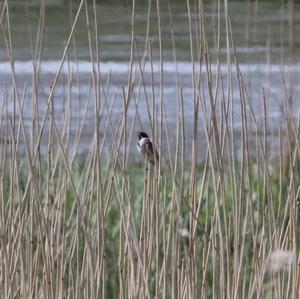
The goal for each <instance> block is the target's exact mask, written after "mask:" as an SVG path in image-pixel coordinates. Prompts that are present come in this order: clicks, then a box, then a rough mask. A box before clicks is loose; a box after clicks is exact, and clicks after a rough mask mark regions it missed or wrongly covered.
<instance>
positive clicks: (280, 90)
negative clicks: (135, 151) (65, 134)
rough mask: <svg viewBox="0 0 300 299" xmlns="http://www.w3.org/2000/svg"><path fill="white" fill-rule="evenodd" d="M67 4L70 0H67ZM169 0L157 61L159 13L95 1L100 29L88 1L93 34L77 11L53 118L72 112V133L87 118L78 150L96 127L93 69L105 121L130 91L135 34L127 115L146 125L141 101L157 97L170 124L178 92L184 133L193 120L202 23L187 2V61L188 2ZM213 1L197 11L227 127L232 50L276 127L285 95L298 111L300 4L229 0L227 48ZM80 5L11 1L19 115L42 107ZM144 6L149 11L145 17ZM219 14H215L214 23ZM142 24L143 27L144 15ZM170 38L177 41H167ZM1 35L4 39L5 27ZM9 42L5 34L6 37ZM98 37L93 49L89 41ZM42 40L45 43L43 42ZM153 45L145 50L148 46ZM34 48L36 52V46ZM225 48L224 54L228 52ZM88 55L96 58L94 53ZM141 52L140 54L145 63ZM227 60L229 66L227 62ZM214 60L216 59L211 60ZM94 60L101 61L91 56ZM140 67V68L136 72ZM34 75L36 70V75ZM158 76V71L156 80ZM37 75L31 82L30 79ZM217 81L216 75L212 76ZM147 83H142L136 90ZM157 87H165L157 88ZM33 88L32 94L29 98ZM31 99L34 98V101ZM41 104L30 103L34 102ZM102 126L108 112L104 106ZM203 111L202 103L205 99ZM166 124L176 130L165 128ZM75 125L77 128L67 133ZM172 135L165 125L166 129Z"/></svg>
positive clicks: (200, 91)
mask: <svg viewBox="0 0 300 299" xmlns="http://www.w3.org/2000/svg"><path fill="white" fill-rule="evenodd" d="M66 2H67V1H66ZM183 2H184V3H182V2H181V1H178V3H173V4H171V5H170V6H165V5H163V4H162V5H161V7H160V24H161V36H162V55H163V63H161V60H160V52H159V26H158V14H157V9H156V6H155V5H154V4H152V7H150V8H149V7H148V6H147V5H144V6H137V7H136V10H135V23H134V27H133V31H132V27H131V26H130V20H131V18H130V14H131V11H130V9H129V8H128V7H126V6H122V5H117V4H113V5H100V4H99V5H97V6H96V14H97V18H96V20H97V31H96V30H95V19H94V14H93V10H92V8H93V7H92V6H90V7H88V8H87V10H88V16H89V19H88V22H89V24H90V27H89V28H90V40H89V35H88V26H87V17H86V11H85V8H84V9H83V10H82V12H81V14H80V16H79V21H78V24H77V26H76V29H75V34H74V38H73V39H72V41H71V44H70V48H69V51H68V54H67V57H66V60H65V63H64V65H63V68H62V72H61V75H60V77H59V80H58V83H57V86H56V89H55V101H54V108H55V113H56V114H55V117H56V118H57V123H58V126H60V125H61V126H62V125H63V124H62V121H61V123H60V119H62V118H63V117H62V116H64V115H65V114H66V111H68V109H67V108H71V136H72V134H74V135H75V134H76V132H78V127H79V126H80V121H81V120H82V119H83V117H84V115H85V114H86V115H87V118H86V122H85V123H84V125H83V132H84V134H83V135H84V136H86V139H82V140H83V141H82V142H81V144H80V148H81V150H82V151H85V150H86V149H87V148H88V147H89V142H88V140H90V139H89V138H91V136H92V134H93V132H94V130H95V100H94V99H95V97H96V96H95V89H94V88H93V79H92V73H93V69H94V70H97V71H100V72H99V73H98V74H100V77H99V79H100V82H101V83H100V84H99V85H98V87H99V91H100V93H99V95H100V96H99V97H98V100H99V103H100V106H101V105H102V107H105V105H106V104H107V106H110V105H112V111H113V113H112V121H113V122H117V121H118V120H119V118H120V115H121V113H122V112H123V95H124V93H126V91H127V85H128V78H129V70H130V69H129V66H130V63H129V62H130V57H131V42H132V32H133V33H134V38H135V42H136V47H135V48H134V51H133V56H132V57H133V65H132V74H133V77H132V80H133V82H134V84H133V92H132V94H131V101H130V104H129V110H128V119H129V121H130V120H131V119H133V117H134V116H135V111H136V107H138V108H137V109H138V110H137V111H138V117H136V122H135V127H136V128H137V129H139V128H147V127H148V123H149V119H148V113H147V112H146V111H147V108H146V107H147V105H146V99H148V101H150V102H151V101H152V100H154V101H155V102H156V103H157V106H159V103H160V101H161V99H162V98H163V99H164V103H165V107H166V110H165V111H166V112H165V113H166V117H167V120H168V123H169V124H170V125H172V124H173V123H174V124H176V122H177V118H178V105H177V103H178V98H179V94H180V92H179V91H180V90H181V91H182V98H183V102H184V116H185V122H186V130H187V136H189V134H191V133H190V132H191V128H192V125H193V115H194V111H193V102H194V98H195V97H197V96H200V95H201V99H202V100H203V101H204V102H208V101H209V99H208V91H207V81H206V68H205V65H203V63H202V62H203V61H202V60H198V53H200V51H201V49H199V48H198V45H199V38H200V34H199V26H198V25H197V24H199V23H198V21H199V18H198V17H197V16H198V8H197V7H194V6H192V7H190V9H191V17H192V25H191V27H192V45H193V51H192V53H193V60H192V58H191V46H190V45H191V42H190V33H189V28H190V27H189V18H188V13H187V7H186V3H185V1H183ZM216 2H217V1H211V2H209V3H206V4H205V6H204V8H203V11H204V15H205V21H206V27H205V28H206V34H207V42H208V48H209V51H210V53H209V54H210V59H211V71H212V75H213V77H214V78H215V77H216V75H217V74H220V78H222V84H223V86H221V85H220V87H219V89H218V92H217V95H218V96H217V99H219V101H221V100H222V99H224V95H227V94H228V93H227V81H228V75H229V74H230V75H231V82H232V90H231V92H230V94H229V96H230V99H231V100H232V103H233V107H232V108H233V109H232V111H233V115H234V122H233V124H234V128H236V129H237V130H238V129H239V128H240V125H241V124H240V118H239V115H240V112H239V111H240V93H239V88H238V81H237V69H236V64H235V63H234V55H233V53H234V50H235V51H236V57H237V61H238V65H239V68H240V70H241V73H242V76H243V80H244V83H245V86H246V88H247V90H246V91H247V96H248V99H249V102H250V103H252V107H253V109H254V112H255V114H256V117H257V119H258V120H259V119H260V118H262V117H263V109H262V102H263V98H264V99H265V100H266V103H267V108H268V115H269V117H270V121H271V122H272V124H273V125H274V126H275V127H276V126H278V125H279V124H280V123H281V120H282V118H283V115H282V109H283V107H282V100H283V98H284V97H288V98H289V100H290V102H291V103H292V105H293V106H292V107H294V110H293V111H294V112H295V115H297V114H298V106H299V105H298V104H299V88H300V87H299V86H300V85H299V84H298V81H299V75H300V68H299V66H300V60H299V57H300V55H299V54H300V51H299V45H300V36H299V35H298V34H297V33H298V32H299V29H300V6H299V4H294V6H293V7H290V6H289V5H288V4H282V3H280V2H279V1H269V2H262V1H259V3H258V1H255V2H252V1H233V2H230V5H229V14H230V22H231V28H232V36H233V40H234V44H235V49H233V47H232V46H230V49H229V50H228V48H227V46H226V31H225V20H224V7H221V8H220V10H218V7H217V4H216ZM77 8H78V3H77V2H74V3H73V5H72V7H70V5H67V4H66V5H59V6H55V7H46V8H45V15H44V18H43V14H42V13H41V12H42V10H41V9H40V8H39V7H34V6H33V7H26V6H19V5H18V6H11V7H10V28H11V30H10V35H11V38H12V49H13V60H14V72H15V74H16V80H17V86H18V90H19V93H20V94H21V95H22V94H23V93H24V90H26V93H25V96H24V99H25V101H24V103H25V104H24V108H23V109H24V111H23V114H24V119H25V120H26V119H28V120H29V119H31V117H32V108H33V105H34V107H35V108H36V107H37V109H39V111H40V112H41V113H40V115H41V118H42V115H43V113H44V112H45V110H46V102H47V99H48V96H49V89H50V86H51V81H52V80H53V78H54V76H55V74H56V73H57V71H58V69H59V66H60V61H61V57H62V54H63V50H64V47H65V45H66V41H67V39H68V35H69V33H70V30H71V26H72V20H74V17H75V14H76V10H77ZM149 9H150V14H149V13H148V12H149ZM218 11H220V18H219V19H218ZM147 20H149V25H148V21H147ZM218 20H219V21H220V23H221V30H220V32H219V34H220V50H219V53H217V52H216V49H217V40H218V31H217V28H218V26H217V24H218ZM172 36H173V38H174V45H175V48H174V47H173V42H172ZM2 37H4V34H3V31H2ZM5 38H7V36H5ZM5 38H1V39H0V85H1V89H2V92H1V102H2V103H3V101H4V98H5V99H7V102H8V110H9V113H13V110H14V109H15V108H14V105H13V100H12V99H13V88H12V86H13V80H12V65H11V64H10V62H9V55H8V52H9V51H8V48H7V45H6V44H5V42H4V41H5ZM96 39H97V41H98V46H97V43H96ZM41 45H42V46H41ZM150 45H151V46H150ZM38 49H41V51H39V50H38ZM228 54H229V56H228ZM91 55H92V57H93V59H91ZM143 57H144V59H143ZM228 57H230V58H231V62H232V64H231V65H230V66H229V65H228ZM217 58H219V60H218V59H217ZM97 59H98V63H97V62H96V61H97ZM37 62H38V63H37ZM141 69H142V70H143V72H142V74H143V76H141ZM193 70H194V74H195V75H196V77H201V75H203V79H202V80H201V84H200V85H199V86H198V88H195V87H194V86H193V83H192V82H193ZM34 74H35V76H34ZM162 74H163V76H162ZM34 77H35V82H36V83H37V84H33V82H34V80H33V78H34ZM213 80H214V79H213ZM143 84H144V86H143ZM161 86H162V87H161ZM33 93H34V94H35V95H36V96H35V97H33V96H32V95H33ZM33 99H34V100H33ZM35 101H36V102H37V103H38V105H35V104H33V103H36V102H35ZM102 111H103V120H101V121H103V124H104V123H105V119H107V118H106V117H107V115H106V117H105V111H106V112H107V111H108V108H107V109H103V110H102ZM207 112H208V113H209V105H207ZM170 127H171V128H174V127H172V126H170ZM72 131H74V132H73V133H72ZM171 133H172V129H171Z"/></svg>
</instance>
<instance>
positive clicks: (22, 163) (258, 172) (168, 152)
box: [0, 0, 300, 298]
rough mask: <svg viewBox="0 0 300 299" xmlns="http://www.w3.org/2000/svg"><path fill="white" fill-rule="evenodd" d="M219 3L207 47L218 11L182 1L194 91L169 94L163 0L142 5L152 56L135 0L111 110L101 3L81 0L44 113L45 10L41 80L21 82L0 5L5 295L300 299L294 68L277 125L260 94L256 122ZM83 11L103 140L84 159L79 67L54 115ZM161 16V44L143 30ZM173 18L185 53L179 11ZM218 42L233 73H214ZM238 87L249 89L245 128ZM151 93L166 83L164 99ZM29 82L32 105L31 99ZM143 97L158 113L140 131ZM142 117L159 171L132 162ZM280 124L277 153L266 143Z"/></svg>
mask: <svg viewBox="0 0 300 299" xmlns="http://www.w3.org/2000/svg"><path fill="white" fill-rule="evenodd" d="M215 3H216V11H217V14H216V16H215V19H214V20H213V21H214V22H213V23H214V26H215V36H214V44H213V45H210V42H209V41H208V37H207V34H206V26H207V24H208V23H209V22H210V20H208V18H207V17H206V16H205V14H204V8H203V3H202V1H201V0H199V1H195V2H193V3H191V2H190V1H187V2H186V16H187V26H189V32H190V35H189V37H187V38H188V39H187V43H188V44H189V46H190V60H191V62H192V64H193V69H192V86H193V97H192V99H185V98H184V95H183V92H182V87H181V85H180V82H179V81H176V82H177V84H176V86H174V89H176V91H177V97H176V98H175V99H173V103H170V102H166V100H165V97H164V62H165V61H164V51H163V50H164V49H163V28H162V26H161V23H160V13H161V10H160V6H161V3H160V1H159V0H156V1H149V3H148V9H149V10H148V11H149V14H148V28H147V31H146V32H145V36H146V37H147V38H146V42H145V44H144V49H143V51H141V50H140V47H138V46H137V39H136V35H135V11H136V3H135V1H132V2H130V4H128V16H129V18H128V22H129V24H130V27H131V54H130V57H128V61H129V72H128V80H127V82H128V84H127V86H120V89H121V90H122V94H123V104H122V112H121V113H120V114H119V115H118V116H115V115H113V112H112V111H113V109H112V108H113V107H114V101H115V95H114V94H113V93H112V92H110V90H109V86H110V84H111V81H110V80H111V79H110V77H109V76H108V77H104V76H102V74H101V67H100V61H101V45H100V44H99V41H98V35H99V32H98V23H97V22H98V17H97V13H96V3H95V1H93V2H91V3H89V4H88V1H84V0H82V1H80V2H79V3H77V5H78V6H77V13H76V14H75V15H72V26H71V29H70V32H69V36H68V38H67V39H66V44H65V46H64V49H63V51H62V52H63V54H62V56H61V64H60V67H59V68H58V69H57V73H56V76H55V77H54V78H53V80H52V82H49V86H48V89H47V90H46V93H47V103H46V105H45V109H41V108H40V107H39V96H38V92H37V90H39V88H40V80H39V72H40V67H41V64H42V61H41V58H40V57H41V52H42V50H43V29H44V12H45V11H44V7H43V6H42V7H41V9H40V20H39V30H37V33H36V36H34V37H32V40H33V42H32V44H33V46H32V51H33V69H34V72H33V76H32V82H28V83H27V84H25V86H19V85H18V80H17V79H16V74H15V71H14V56H13V52H14V48H13V43H12V37H11V26H12V24H10V5H9V4H10V3H9V1H4V3H3V5H2V7H1V15H0V17H1V18H0V23H1V29H2V31H1V34H2V37H3V38H4V40H5V45H6V50H7V57H8V60H9V62H10V63H11V81H10V82H9V84H7V85H6V86H2V88H1V118H0V132H1V136H2V137H1V146H0V176H1V182H0V194H1V195H0V197H1V202H0V213H1V217H0V244H1V245H0V248H1V250H0V261H1V263H0V282H1V284H0V288H1V294H2V295H1V296H2V297H3V298H299V296H300V295H299V285H300V281H299V266H298V264H299V239H298V238H299V231H298V227H299V220H298V204H299V192H300V184H299V177H300V167H299V166H300V164H299V161H300V160H299V154H300V150H299V143H298V136H299V119H298V118H297V116H295V114H294V113H293V109H292V107H291V101H290V97H289V94H288V89H287V88H285V87H286V86H287V82H286V81H285V80H284V78H283V81H282V86H283V89H282V90H283V93H282V97H281V99H282V107H283V109H282V114H283V121H282V123H281V124H278V126H277V127H276V126H275V129H274V126H272V124H271V123H270V122H271V121H270V115H269V112H268V102H267V98H266V96H265V93H264V90H263V89H262V93H261V101H260V103H261V108H260V109H261V111H263V117H262V118H257V115H256V113H255V112H254V107H253V105H252V101H251V98H250V97H249V95H248V93H247V86H246V84H245V82H244V79H243V74H242V72H241V71H240V68H239V61H238V60H237V56H236V54H235V44H234V36H232V30H231V23H230V11H229V10H228V3H227V1H226V0H224V1H220V0H219V1H216V2H215ZM153 15H154V16H155V18H153ZM221 15H222V16H223V15H224V16H225V18H221ZM79 16H84V18H85V22H86V28H87V31H86V32H87V36H88V40H89V51H90V61H91V63H92V64H93V71H92V73H91V81H90V82H91V83H90V91H89V92H90V94H89V95H88V96H87V99H81V101H86V104H85V105H86V107H87V106H88V104H87V103H91V104H92V105H93V110H94V115H93V117H94V120H93V122H92V123H93V126H94V128H93V130H92V131H93V135H92V138H91V139H87V141H86V142H89V146H88V148H89V150H88V151H86V152H85V153H84V154H82V153H80V151H79V150H78V145H79V143H80V141H81V140H85V139H84V138H85V135H84V128H85V125H86V123H87V122H88V121H89V119H87V118H88V116H87V115H89V114H88V113H87V109H86V111H83V113H81V112H82V111H74V108H73V107H74V105H75V104H74V101H73V100H72V98H71V90H72V89H75V88H79V87H80V79H79V78H80V74H79V73H76V70H70V72H69V73H68V74H66V75H64V80H65V81H64V82H65V89H66V93H65V96H64V97H63V98H62V99H59V100H60V101H61V102H62V103H63V107H64V109H63V113H61V114H59V115H58V114H56V105H57V104H56V103H57V101H58V99H57V97H56V86H57V83H58V82H59V80H62V77H63V75H62V74H61V69H62V67H63V66H66V65H68V60H69V56H71V54H70V52H71V51H73V50H74V49H75V51H73V52H72V53H74V52H75V53H76V38H75V35H74V33H75V32H76V26H77V22H78V18H79ZM150 16H151V17H150ZM153 19H155V20H156V22H155V26H156V27H155V28H156V30H157V34H156V36H155V38H156V41H157V43H155V44H153V43H152V41H151V39H150V37H149V28H150V27H151V25H153ZM169 20H170V23H169V25H170V27H169V28H170V30H169V31H170V34H171V36H172V41H173V46H172V47H173V57H174V62H175V63H177V57H176V44H175V39H174V36H173V34H174V32H173V31H172V28H173V27H172V8H171V7H170V8H169ZM209 24H210V23H209ZM221 40H223V41H224V40H226V47H227V57H226V65H227V70H226V81H223V80H222V75H224V74H222V73H221V68H220V53H219V51H220V41H221ZM212 46H213V47H214V51H212V50H211V48H210V47H212ZM154 48H155V50H158V51H159V57H160V72H159V78H157V77H156V78H153V76H154V73H153V72H152V76H150V77H152V78H150V82H151V87H152V88H151V89H150V91H149V89H146V79H145V73H144V68H145V65H146V63H148V64H150V65H151V66H152V51H153V50H154ZM68 55H69V56H68ZM72 55H73V54H72ZM212 64H214V65H215V66H216V67H215V68H213V69H212ZM174 76H176V74H174ZM148 79H149V78H148ZM148 79H147V80H148ZM158 79H159V80H158ZM157 82H158V83H157ZM233 82H237V86H238V89H239V107H240V112H239V115H240V129H239V130H238V131H237V130H236V129H235V117H234V112H233V88H234V87H233ZM154 88H159V93H160V95H159V98H155V96H154ZM29 91H30V94H31V97H32V98H31V101H30V105H31V115H29V116H28V115H24V103H25V99H26V97H27V96H28V94H29ZM204 91H206V92H204ZM141 94H142V95H143V97H141ZM141 99H142V100H143V101H145V102H144V104H145V105H146V107H147V109H146V111H143V113H147V115H148V122H147V123H146V124H143V127H142V126H141V124H140V123H139V117H140V113H141V111H140V110H139V106H140V105H141V101H142V100H141ZM187 100H190V101H192V106H193V127H192V128H187V127H186V117H185V116H186V111H185V109H184V107H185V105H184V103H185V101H187ZM170 105H175V106H176V115H175V116H174V117H175V118H176V120H177V122H176V126H173V125H172V126H171V125H170V124H169V119H168V118H167V117H166V111H167V109H168V107H169V106H170ZM11 107H13V109H12V108H11ZM77 107H81V106H80V105H78V106H77ZM255 108H257V107H255ZM79 109H80V108H78V110H79ZM129 112H130V117H129V116H128V115H129ZM74 119H75V120H74ZM74 128H75V129H74ZM137 128H140V129H144V130H147V131H148V132H149V135H151V136H152V140H153V141H154V145H155V148H156V150H157V151H158V153H159V156H160V159H159V163H156V165H154V166H151V165H148V164H147V162H145V163H144V161H142V160H141V159H140V160H139V161H137V159H135V158H133V156H135V155H136V149H135V138H136V137H135V135H136V131H137ZM74 131H75V134H74ZM274 131H275V132H274ZM72 132H73V133H72ZM270 134H272V140H273V144H276V146H275V147H274V148H270V143H269V142H268V138H269V136H270ZM187 144H190V145H191V148H187V146H188V145H187ZM107 149H109V150H107ZM187 152H189V153H191V155H190V156H189V158H187ZM200 157H204V158H200Z"/></svg>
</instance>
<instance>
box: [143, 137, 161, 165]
mask: <svg viewBox="0 0 300 299" xmlns="http://www.w3.org/2000/svg"><path fill="white" fill-rule="evenodd" d="M146 150H147V157H148V160H149V162H151V163H153V164H154V162H155V161H157V162H158V160H159V157H158V153H157V151H155V154H154V150H153V145H152V143H151V142H150V141H149V142H147V144H146ZM154 160H155V161H154Z"/></svg>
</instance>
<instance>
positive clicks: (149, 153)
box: [137, 132, 159, 165]
mask: <svg viewBox="0 0 300 299" xmlns="http://www.w3.org/2000/svg"><path fill="white" fill-rule="evenodd" d="M137 149H138V151H139V153H140V154H141V155H142V156H143V158H144V159H146V160H147V161H148V162H149V163H151V164H153V165H154V164H155V163H156V162H158V160H159V156H158V153H157V151H156V150H154V148H153V144H152V142H151V141H150V138H149V137H148V135H147V134H146V133H145V132H138V134H137Z"/></svg>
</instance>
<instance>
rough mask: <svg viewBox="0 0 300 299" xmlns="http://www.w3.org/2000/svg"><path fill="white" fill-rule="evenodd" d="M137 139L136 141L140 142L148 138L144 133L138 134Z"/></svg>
mask: <svg viewBox="0 0 300 299" xmlns="http://www.w3.org/2000/svg"><path fill="white" fill-rule="evenodd" d="M137 137H138V140H141V139H142V138H149V137H148V135H147V134H146V133H145V132H138V134H137Z"/></svg>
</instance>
